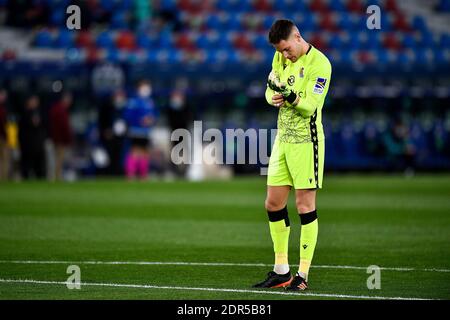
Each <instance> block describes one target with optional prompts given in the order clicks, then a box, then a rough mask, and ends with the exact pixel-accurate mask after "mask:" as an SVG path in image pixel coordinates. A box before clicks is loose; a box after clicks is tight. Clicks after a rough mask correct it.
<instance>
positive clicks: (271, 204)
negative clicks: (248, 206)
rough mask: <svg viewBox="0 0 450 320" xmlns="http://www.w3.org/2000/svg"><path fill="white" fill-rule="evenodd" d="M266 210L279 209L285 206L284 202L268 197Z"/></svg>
mask: <svg viewBox="0 0 450 320" xmlns="http://www.w3.org/2000/svg"><path fill="white" fill-rule="evenodd" d="M264 205H265V207H266V210H267V211H269V212H273V211H279V210H281V209H283V208H284V207H285V204H284V203H281V202H279V201H276V200H274V199H270V198H267V199H266V202H265V204H264Z"/></svg>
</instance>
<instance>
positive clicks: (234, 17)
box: [222, 13, 242, 31]
mask: <svg viewBox="0 0 450 320" xmlns="http://www.w3.org/2000/svg"><path fill="white" fill-rule="evenodd" d="M241 19H242V14H239V13H236V14H231V15H229V16H228V19H227V21H226V23H225V24H224V25H223V26H222V28H224V30H233V31H240V30H242V23H241Z"/></svg>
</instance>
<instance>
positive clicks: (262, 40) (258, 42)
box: [253, 34, 271, 49]
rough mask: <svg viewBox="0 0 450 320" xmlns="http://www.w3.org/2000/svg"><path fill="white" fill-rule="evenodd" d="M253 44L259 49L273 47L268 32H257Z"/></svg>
mask: <svg viewBox="0 0 450 320" xmlns="http://www.w3.org/2000/svg"><path fill="white" fill-rule="evenodd" d="M253 46H254V47H255V48H257V49H266V48H267V47H271V46H270V44H269V40H268V39H267V36H266V34H257V35H256V36H255V39H254V40H253Z"/></svg>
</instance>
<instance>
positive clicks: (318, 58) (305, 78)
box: [266, 45, 331, 143]
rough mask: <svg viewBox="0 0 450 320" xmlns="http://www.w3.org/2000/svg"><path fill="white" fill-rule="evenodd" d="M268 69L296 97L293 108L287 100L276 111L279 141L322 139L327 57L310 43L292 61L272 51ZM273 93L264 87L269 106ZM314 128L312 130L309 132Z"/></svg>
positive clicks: (299, 141)
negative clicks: (278, 76)
mask: <svg viewBox="0 0 450 320" xmlns="http://www.w3.org/2000/svg"><path fill="white" fill-rule="evenodd" d="M272 70H273V71H276V72H278V74H279V75H280V80H281V82H284V83H286V85H287V87H288V88H289V89H291V90H293V91H294V92H295V93H296V94H297V95H299V96H300V101H299V102H298V104H297V105H296V106H295V107H294V106H292V105H291V104H289V103H288V102H285V105H284V106H283V107H281V108H280V110H279V112H278V134H277V138H278V139H279V140H280V142H287V143H307V142H312V140H311V139H312V138H311V137H312V135H314V136H317V139H318V141H322V140H324V139H325V137H324V134H323V127H322V107H323V103H324V101H325V96H326V95H327V92H328V87H329V85H330V80H331V64H330V61H329V60H328V58H327V57H326V56H325V55H324V54H323V53H322V52H320V51H319V50H317V49H316V48H314V47H313V46H312V45H311V46H310V48H309V49H308V51H307V53H306V54H304V55H303V56H301V57H300V58H299V59H298V60H297V61H296V62H295V63H293V62H291V61H290V60H288V59H286V58H284V56H283V54H282V53H280V52H278V51H277V52H275V55H274V57H273V61H272ZM275 93H276V92H275V91H273V90H272V89H270V88H269V87H267V90H266V100H267V102H268V103H269V104H270V105H272V97H273V95H274V94H275ZM313 130H317V133H316V132H312V131H313Z"/></svg>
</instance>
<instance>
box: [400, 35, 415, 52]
mask: <svg viewBox="0 0 450 320" xmlns="http://www.w3.org/2000/svg"><path fill="white" fill-rule="evenodd" d="M402 45H403V47H404V48H409V49H415V48H416V47H417V42H416V39H415V38H414V36H413V35H412V34H409V33H406V34H404V35H403V41H402Z"/></svg>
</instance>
